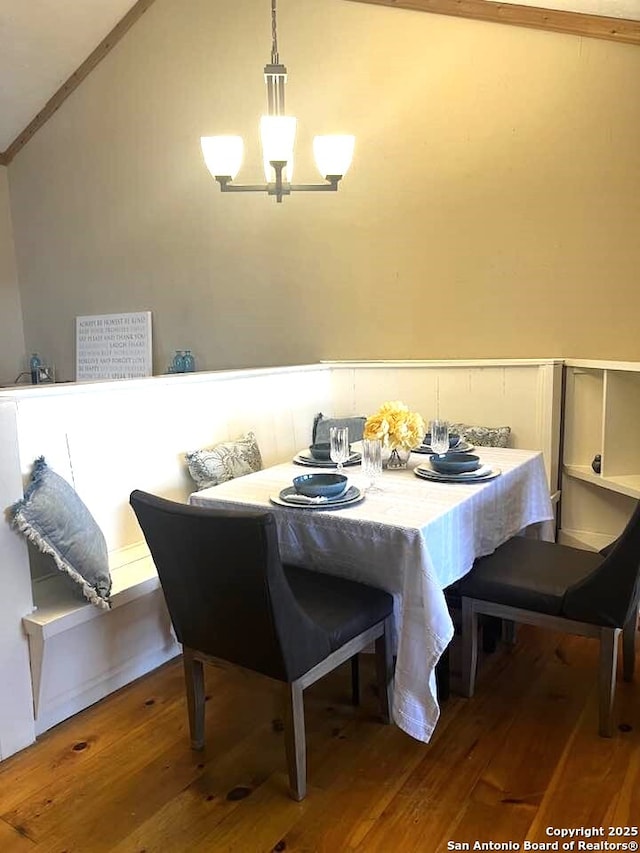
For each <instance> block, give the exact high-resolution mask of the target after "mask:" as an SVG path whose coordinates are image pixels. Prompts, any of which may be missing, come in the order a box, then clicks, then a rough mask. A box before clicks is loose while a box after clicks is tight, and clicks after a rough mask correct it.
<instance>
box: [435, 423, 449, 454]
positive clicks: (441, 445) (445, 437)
mask: <svg viewBox="0 0 640 853" xmlns="http://www.w3.org/2000/svg"><path fill="white" fill-rule="evenodd" d="M431 449H432V450H433V452H434V453H437V454H438V456H443V455H444V454H445V453H446V452H447V451H448V450H449V422H448V421H441V420H440V419H439V418H436V419H435V420H433V421H431Z"/></svg>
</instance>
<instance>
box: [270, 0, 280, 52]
mask: <svg viewBox="0 0 640 853" xmlns="http://www.w3.org/2000/svg"><path fill="white" fill-rule="evenodd" d="M276 2H277V0H271V63H272V65H279V63H280V57H279V56H278V21H277V18H276V13H277V10H276Z"/></svg>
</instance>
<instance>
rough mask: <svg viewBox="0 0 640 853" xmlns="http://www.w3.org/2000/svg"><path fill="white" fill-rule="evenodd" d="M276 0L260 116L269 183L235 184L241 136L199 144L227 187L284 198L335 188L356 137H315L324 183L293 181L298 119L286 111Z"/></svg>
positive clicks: (203, 139)
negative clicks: (264, 104)
mask: <svg viewBox="0 0 640 853" xmlns="http://www.w3.org/2000/svg"><path fill="white" fill-rule="evenodd" d="M276 2H277V0H271V62H270V63H269V64H268V65H265V68H264V79H265V83H266V86H267V110H268V114H267V115H266V116H262V119H261V121H260V138H261V142H262V159H263V162H264V172H265V179H266V184H234V183H233V179H234V178H235V176H236V175H237V174H238V172H239V171H240V166H241V164H242V157H243V153H244V144H243V141H242V137H241V136H202V137H201V138H200V145H201V147H202V153H203V155H204V160H205V163H206V165H207V169H208V170H209V171H210V172H211V174H212V175H213V177H214V178H215V179H216V181H217V182H218V183H219V184H220V189H221V190H222V192H226V193H229V192H241V193H251V192H266V193H268V194H269V195H273V196H275V197H276V201H277V202H282V198H283V196H285V195H289V194H290V193H292V192H332V191H333V192H335V191H336V190H337V189H338V183H339V181H340V180H341V179H342V178H343V177H344V175H345V174H346V172H347V169H348V168H349V166H350V164H351V159H352V157H353V148H354V144H355V137H353V136H347V135H330V136H316V137H315V138H314V140H313V153H314V157H315V161H316V166H317V167H318V170H319V172H320V174H321V175H322V177H323V178H324V180H325V183H324V184H293V183H291V181H292V177H293V150H294V144H295V136H296V119H295V118H294V117H293V116H288V115H285V104H284V87H285V83H286V81H287V69H286V68H285V66H284V65H282V64H281V63H280V57H279V54H278V26H277V14H276Z"/></svg>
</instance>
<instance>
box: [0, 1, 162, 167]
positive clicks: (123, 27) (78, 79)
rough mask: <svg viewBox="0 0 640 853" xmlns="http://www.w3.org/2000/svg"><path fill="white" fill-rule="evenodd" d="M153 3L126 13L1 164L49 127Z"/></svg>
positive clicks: (0, 158)
mask: <svg viewBox="0 0 640 853" xmlns="http://www.w3.org/2000/svg"><path fill="white" fill-rule="evenodd" d="M153 2H154V0H138V2H137V3H136V4H135V5H134V6H132V7H131V9H129V11H128V12H127V14H126V15H125V16H124V17H123V18H121V19H120V21H118V23H117V24H116V25H115V27H114V28H113V29H112V30H111V32H110V33H109V34H108V35H107V36H106V37H105V38H103V39H102V41H101V42H100V44H99V45H98V46H97V47H96V48H95V50H94V51H93V52H92V53H90V54H89V56H88V57H87V58H86V59H85V61H84V62H83V63H82V65H80V66H79V67H78V68H77V69H76V70H75V71H74V72H73V74H72V75H71V76H70V77H69V78H68V79H67V80H65V82H64V83H63V84H62V86H60V88H59V89H58V91H57V92H56V93H55V94H54V95H52V96H51V97H50V98H49V100H48V101H47V103H46V104H45V105H44V107H43V108H42V109H41V110H40V112H39V113H38V114H37V115H36V116H35V118H34V119H33V120H32V121H31V122H29V124H28V125H27V126H26V127H25V129H24V130H23V131H22V133H20V134H19V135H18V136H16V138H15V139H14V140H13V142H12V143H11V145H9V147H8V148H7V150H6V151H2V152H0V165H2V166H8V165H9V163H10V162H11V161H12V160H13V158H14V157H15V156H16V154H17V153H18V151H20V149H21V148H23V147H24V146H25V145H26V144H27V142H28V141H29V140H30V139H31V137H32V136H34V135H35V134H36V133H37V132H38V131H39V130H40V128H41V127H42V126H43V125H44V124H46V122H47V121H48V120H49V119H50V118H51V116H52V115H53V114H54V113H55V112H56V110H58V109H59V108H60V107H61V106H62V104H63V103H64V102H65V101H66V100H67V98H68V97H69V95H70V94H71V93H72V92H73V91H74V90H75V89H77V88H78V86H79V85H80V84H81V83H82V81H83V80H84V79H85V78H86V77H88V76H89V74H91V72H92V71H93V69H94V68H95V67H96V66H97V65H99V63H100V62H102V60H103V59H104V58H105V56H107V54H108V53H110V51H111V50H112V49H113V48H114V47H115V46H116V44H117V43H118V42H119V41H120V39H121V38H122V37H123V36H124V35H125V33H126V32H128V30H130V29H131V27H132V26H133V25H134V24H135V23H136V21H138V20H139V19H140V18H141V17H142V15H143V14H144V13H145V12H146V11H147V9H148V8H149V7H150V6H151V5H152V4H153Z"/></svg>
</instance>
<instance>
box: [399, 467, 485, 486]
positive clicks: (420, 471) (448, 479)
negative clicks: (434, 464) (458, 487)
mask: <svg viewBox="0 0 640 853" xmlns="http://www.w3.org/2000/svg"><path fill="white" fill-rule="evenodd" d="M413 473H414V474H415V475H416V476H417V477H421V478H422V479H423V480H432V481H433V482H435V483H484V482H485V481H486V480H493V479H494V477H497V476H498V475H499V474H501V473H502V472H501V470H500V468H490V467H489V466H488V465H483V467H482V468H479V469H478V470H477V471H465V472H463V473H462V474H439V473H438V472H437V471H434V470H433V468H431V467H427V466H425V465H418V466H417V467H416V468H414V469H413Z"/></svg>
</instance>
